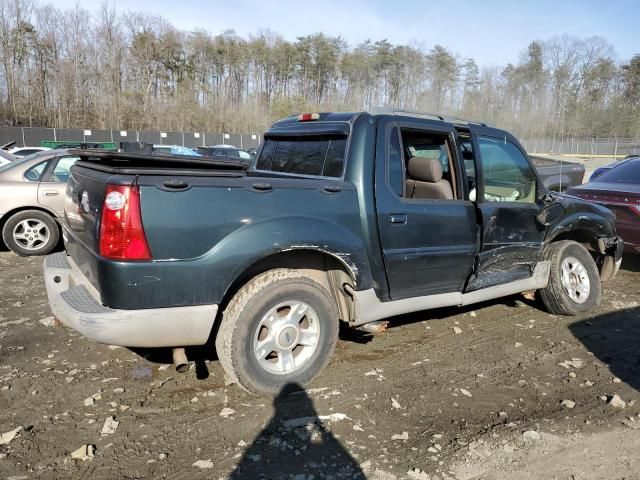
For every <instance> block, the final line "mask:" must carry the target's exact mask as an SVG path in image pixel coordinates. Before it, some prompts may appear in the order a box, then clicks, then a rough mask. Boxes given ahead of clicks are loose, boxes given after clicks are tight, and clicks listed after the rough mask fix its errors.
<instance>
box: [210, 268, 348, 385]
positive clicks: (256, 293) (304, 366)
mask: <svg viewBox="0 0 640 480" xmlns="http://www.w3.org/2000/svg"><path fill="white" fill-rule="evenodd" d="M338 330H339V325H338V308H337V306H336V303H335V301H334V300H333V298H332V297H331V295H330V293H329V292H328V291H327V289H326V288H325V287H324V286H323V285H322V284H321V283H319V282H318V281H316V280H315V279H313V278H312V277H310V276H309V275H305V274H304V273H302V272H300V271H297V270H291V269H275V270H270V271H268V272H265V273H262V274H260V275H258V276H256V277H255V278H253V279H252V280H251V281H249V282H248V283H247V284H246V285H244V286H243V287H242V288H241V289H240V290H239V291H238V292H237V293H236V295H235V296H234V297H233V298H232V299H231V301H230V302H229V305H228V306H227V308H226V310H225V311H224V314H223V317H222V322H221V324H220V328H219V330H218V334H217V337H216V350H217V353H218V358H219V359H220V363H221V364H222V366H223V368H224V369H225V371H226V372H227V374H228V375H229V376H230V377H231V379H232V380H233V381H235V382H236V383H238V384H239V385H240V386H241V387H242V388H244V389H245V390H248V391H250V392H252V393H277V392H278V391H279V390H280V389H281V387H282V386H284V385H286V384H287V383H297V384H300V385H306V384H308V383H309V382H311V380H312V379H313V378H314V377H315V376H316V375H317V374H318V373H320V371H321V370H322V369H323V368H324V367H325V365H326V364H327V363H328V362H329V359H330V357H331V354H332V353H333V349H334V348H335V345H336V342H337V339H338Z"/></svg>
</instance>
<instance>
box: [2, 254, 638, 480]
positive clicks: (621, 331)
mask: <svg viewBox="0 0 640 480" xmlns="http://www.w3.org/2000/svg"><path fill="white" fill-rule="evenodd" d="M41 262H42V259H39V258H31V259H23V258H18V257H16V256H15V255H14V254H12V253H8V252H1V253H0V288H1V291H2V295H1V297H0V434H5V433H7V432H11V431H13V430H14V429H16V428H17V429H18V431H17V432H14V433H13V434H8V435H3V436H2V437H0V477H2V478H13V479H28V478H36V477H37V478H42V479H49V478H92V479H93V478H131V479H133V478H136V479H137V478H216V479H217V478H233V479H254V478H268V479H271V478H274V479H275V478H291V479H297V480H302V479H306V480H311V479H321V478H334V479H341V478H364V477H366V478H373V479H380V480H383V479H396V478H397V479H403V478H409V479H423V480H424V479H432V480H433V479H436V478H438V479H445V478H455V479H471V478H487V479H489V478H491V479H493V478H545V479H546V478H559V479H565V478H566V479H580V478H607V479H612V478H627V479H631V478H640V455H639V454H638V452H639V451H640V416H639V415H640V394H639V390H640V306H639V305H640V286H639V283H640V259H638V258H628V259H626V265H625V266H624V269H623V270H622V271H621V272H620V274H619V275H618V277H617V278H616V279H615V280H614V281H613V282H610V283H609V284H607V286H606V290H605V294H604V298H603V303H602V306H601V307H600V309H599V310H598V311H596V312H593V314H592V315H589V316H586V317H583V318H562V317H556V316H552V315H549V314H546V313H544V312H542V311H541V310H538V309H537V308H536V306H535V305H534V304H532V303H531V302H528V301H526V300H523V299H521V298H520V297H512V298H509V299H505V300H503V301H501V302H491V303H486V304H482V305H477V306H475V307H473V308H466V309H461V310H460V309H446V310H437V311H432V312H423V313H421V314H416V315H410V316H405V317H401V318H396V319H393V321H392V328H390V329H389V330H388V331H387V332H385V333H383V334H381V335H378V336H375V337H366V336H361V335H354V334H352V333H350V332H345V333H344V335H343V336H342V337H343V338H342V340H341V341H340V342H339V344H338V347H337V352H336V354H335V356H334V359H333V361H332V362H331V363H330V365H329V367H328V368H327V369H326V370H325V371H324V373H323V374H322V375H321V376H320V377H319V378H318V379H317V380H316V381H315V382H314V383H313V384H312V385H311V386H310V387H309V388H308V389H307V390H306V392H304V391H303V392H300V391H297V392H296V391H292V392H289V391H287V392H283V393H282V394H281V395H280V396H278V397H277V398H276V399H275V400H273V399H271V398H267V397H257V396H252V395H249V394H247V393H245V392H243V391H241V390H240V389H239V388H238V387H236V386H234V385H225V380H224V376H223V372H222V369H221V367H220V365H219V364H218V362H217V361H215V357H214V354H213V352H212V351H211V350H210V349H200V350H198V351H192V352H190V354H191V355H192V358H197V359H198V361H197V362H196V364H195V365H194V368H192V369H191V371H189V372H188V373H185V374H177V373H175V372H174V371H173V369H172V367H171V366H170V365H169V364H168V363H166V361H167V356H166V355H164V352H148V351H137V352H133V351H130V350H128V349H125V348H113V347H109V346H106V345H97V344H93V343H91V342H89V341H87V340H86V339H84V338H82V337H80V336H79V335H77V334H75V333H74V332H73V331H72V330H70V329H68V328H66V327H63V326H57V325H55V322H53V319H52V318H51V313H50V311H49V308H48V305H47V301H46V295H45V292H44V285H43V281H42V275H41ZM454 327H457V328H455V331H454ZM456 332H459V333H456ZM615 394H617V395H619V397H620V399H622V401H624V402H625V408H621V406H622V405H620V406H615V405H616V402H617V400H618V398H617V397H616V399H615V400H613V401H611V398H612V396H613V395H615ZM563 401H564V403H563ZM111 416H113V417H114V418H115V421H117V422H119V424H117V428H115V432H113V428H112V429H111V431H112V432H113V433H105V434H101V431H102V429H103V427H104V424H105V420H106V419H107V418H108V417H111ZM20 427H21V428H22V429H20ZM112 427H115V424H113V425H112ZM107 430H108V429H107ZM16 433H17V435H15V434H16ZM14 436H15V438H12V437H14ZM83 445H90V447H89V450H90V451H89V453H93V451H94V449H93V447H92V446H95V453H94V455H93V456H92V457H90V458H87V459H86V460H84V461H83V460H75V459H72V458H71V454H72V452H74V451H76V450H77V449H78V448H80V447H82V446H83ZM85 450H86V449H85ZM85 453H86V452H85ZM76 455H80V452H76Z"/></svg>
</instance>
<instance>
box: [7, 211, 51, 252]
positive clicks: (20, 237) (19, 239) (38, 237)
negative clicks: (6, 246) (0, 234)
mask: <svg viewBox="0 0 640 480" xmlns="http://www.w3.org/2000/svg"><path fill="white" fill-rule="evenodd" d="M50 235H51V232H49V227H47V225H46V224H45V223H44V222H43V221H41V220H37V219H35V218H27V219H25V220H22V221H21V222H18V223H17V224H16V226H15V227H13V240H14V241H15V242H16V243H17V244H18V245H20V247H22V248H24V249H25V250H30V251H33V250H39V249H41V248H43V247H44V246H45V245H46V244H47V243H48V242H49V237H50Z"/></svg>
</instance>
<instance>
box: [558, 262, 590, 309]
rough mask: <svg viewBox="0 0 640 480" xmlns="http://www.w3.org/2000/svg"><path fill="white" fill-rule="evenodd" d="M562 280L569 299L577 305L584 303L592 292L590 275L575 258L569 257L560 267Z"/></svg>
mask: <svg viewBox="0 0 640 480" xmlns="http://www.w3.org/2000/svg"><path fill="white" fill-rule="evenodd" d="M560 274H561V275H560V280H561V283H562V287H563V288H564V290H565V292H567V295H569V298H570V299H571V300H573V301H574V302H576V303H584V302H586V301H587V299H588V298H589V293H590V292H591V282H590V281H589V274H588V273H587V269H586V268H584V265H583V264H582V263H581V262H580V260H578V259H577V258H575V257H567V258H565V259H564V260H563V261H562V265H561V267H560Z"/></svg>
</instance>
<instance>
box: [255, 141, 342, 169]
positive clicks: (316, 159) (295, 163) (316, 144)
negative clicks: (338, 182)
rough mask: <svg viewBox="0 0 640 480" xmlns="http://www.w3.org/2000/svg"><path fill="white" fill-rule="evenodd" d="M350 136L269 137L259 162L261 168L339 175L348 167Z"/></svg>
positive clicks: (258, 165) (257, 166)
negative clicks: (310, 137) (345, 159)
mask: <svg viewBox="0 0 640 480" xmlns="http://www.w3.org/2000/svg"><path fill="white" fill-rule="evenodd" d="M346 146H347V138H346V137H321V138H314V139H300V138H286V139H285V138H282V139H273V138H269V139H267V140H266V141H265V144H264V146H263V147H262V152H261V153H260V158H259V159H258V163H257V164H256V168H257V169H258V170H271V171H273V172H285V173H297V174H300V175H316V176H324V177H339V176H341V175H342V169H343V166H344V156H345V149H346Z"/></svg>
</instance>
